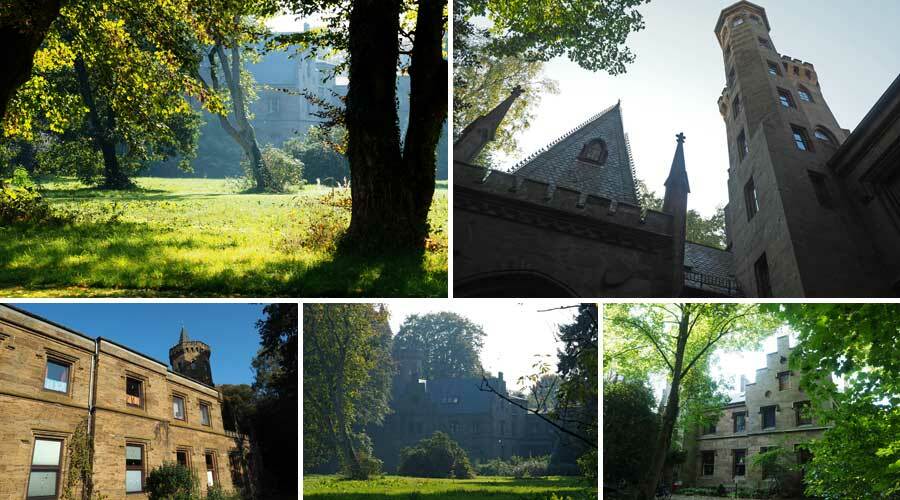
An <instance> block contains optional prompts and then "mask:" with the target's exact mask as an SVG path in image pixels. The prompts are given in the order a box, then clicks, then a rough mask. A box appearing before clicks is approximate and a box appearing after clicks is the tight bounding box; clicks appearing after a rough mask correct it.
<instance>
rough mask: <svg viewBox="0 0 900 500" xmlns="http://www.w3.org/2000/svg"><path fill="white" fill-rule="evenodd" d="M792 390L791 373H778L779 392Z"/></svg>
mask: <svg viewBox="0 0 900 500" xmlns="http://www.w3.org/2000/svg"><path fill="white" fill-rule="evenodd" d="M790 388H791V372H778V390H779V391H786V390H788V389H790Z"/></svg>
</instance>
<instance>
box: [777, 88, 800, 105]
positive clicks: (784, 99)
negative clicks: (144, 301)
mask: <svg viewBox="0 0 900 500" xmlns="http://www.w3.org/2000/svg"><path fill="white" fill-rule="evenodd" d="M778 100H779V101H780V102H781V105H782V106H784V107H786V108H796V107H797V105H796V104H794V98H793V97H792V96H791V92H790V91H788V90H785V89H778Z"/></svg>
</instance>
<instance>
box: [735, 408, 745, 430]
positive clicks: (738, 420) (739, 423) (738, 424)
mask: <svg viewBox="0 0 900 500" xmlns="http://www.w3.org/2000/svg"><path fill="white" fill-rule="evenodd" d="M733 418H734V432H745V431H746V430H747V412H743V411H739V412H735V413H734V415H733Z"/></svg>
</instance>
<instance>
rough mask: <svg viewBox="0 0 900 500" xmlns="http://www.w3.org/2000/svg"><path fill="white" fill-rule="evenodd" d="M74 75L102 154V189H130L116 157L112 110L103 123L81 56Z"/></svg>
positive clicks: (128, 181) (114, 125)
mask: <svg viewBox="0 0 900 500" xmlns="http://www.w3.org/2000/svg"><path fill="white" fill-rule="evenodd" d="M75 75H76V76H77V78H78V90H79V92H80V93H81V98H82V99H84V104H85V106H87V108H88V123H89V127H88V129H89V130H90V135H91V138H92V139H93V141H94V144H95V145H96V146H97V149H99V150H100V152H101V153H102V154H103V184H102V185H101V187H102V188H103V189H126V188H129V187H131V185H132V184H131V180H130V179H129V178H128V176H127V175H125V172H123V171H122V167H121V165H119V158H118V156H116V143H115V142H114V141H113V133H114V132H115V128H116V120H115V116H114V115H113V111H112V109H108V110H107V114H106V120H105V122H104V121H102V120H101V118H100V111H99V108H98V103H97V99H96V98H95V96H94V91H93V89H92V88H91V82H90V79H89V78H88V73H87V67H86V66H85V64H84V59H82V58H81V56H78V57H76V58H75Z"/></svg>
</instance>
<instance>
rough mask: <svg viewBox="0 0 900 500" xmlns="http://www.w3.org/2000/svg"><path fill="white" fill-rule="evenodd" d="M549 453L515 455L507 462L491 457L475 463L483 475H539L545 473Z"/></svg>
mask: <svg viewBox="0 0 900 500" xmlns="http://www.w3.org/2000/svg"><path fill="white" fill-rule="evenodd" d="M549 465H550V455H544V456H541V457H530V458H523V457H519V456H516V455H513V456H512V457H510V459H509V461H508V462H505V461H503V460H502V459H499V458H494V459H491V460H489V461H487V462H485V463H483V464H475V469H476V470H477V472H478V474H480V475H483V476H509V477H515V478H523V477H541V476H546V475H547V467H548V466H549Z"/></svg>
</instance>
